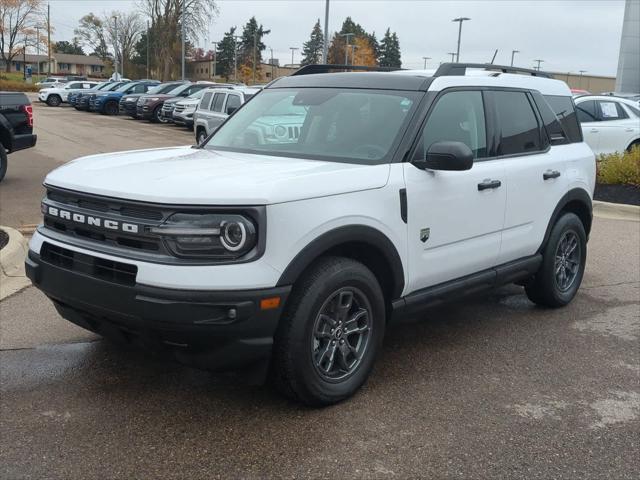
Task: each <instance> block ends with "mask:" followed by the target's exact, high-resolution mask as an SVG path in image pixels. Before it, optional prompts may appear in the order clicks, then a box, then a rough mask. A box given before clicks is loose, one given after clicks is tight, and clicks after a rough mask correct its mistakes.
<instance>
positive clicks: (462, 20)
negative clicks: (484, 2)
mask: <svg viewBox="0 0 640 480" xmlns="http://www.w3.org/2000/svg"><path fill="white" fill-rule="evenodd" d="M467 20H471V19H470V18H468V17H458V18H454V19H453V20H451V21H452V22H458V23H459V24H460V25H459V26H458V50H457V51H456V62H458V63H460V39H461V37H462V22H466V21H467Z"/></svg>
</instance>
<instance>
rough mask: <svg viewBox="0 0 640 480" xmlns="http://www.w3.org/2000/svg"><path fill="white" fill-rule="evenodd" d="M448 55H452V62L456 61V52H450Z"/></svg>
mask: <svg viewBox="0 0 640 480" xmlns="http://www.w3.org/2000/svg"><path fill="white" fill-rule="evenodd" d="M447 55H451V63H453V62H455V58H456V52H449V53H447Z"/></svg>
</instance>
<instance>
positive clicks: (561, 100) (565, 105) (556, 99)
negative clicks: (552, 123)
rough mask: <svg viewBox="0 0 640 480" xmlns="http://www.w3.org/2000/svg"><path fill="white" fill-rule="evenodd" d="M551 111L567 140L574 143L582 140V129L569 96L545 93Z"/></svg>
mask: <svg viewBox="0 0 640 480" xmlns="http://www.w3.org/2000/svg"><path fill="white" fill-rule="evenodd" d="M544 99H545V100H546V101H547V103H548V104H549V106H550V107H551V110H553V113H555V114H556V117H558V120H559V121H560V124H561V125H562V128H563V129H564V131H565V133H566V134H567V136H568V138H569V142H571V143H576V142H581V141H582V129H581V128H580V124H579V123H578V115H577V114H576V109H575V107H574V104H573V99H572V98H571V97H563V96H561V95H545V96H544Z"/></svg>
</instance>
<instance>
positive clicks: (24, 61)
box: [22, 34, 27, 80]
mask: <svg viewBox="0 0 640 480" xmlns="http://www.w3.org/2000/svg"><path fill="white" fill-rule="evenodd" d="M22 79H23V80H26V79H27V35H26V34H25V36H24V49H23V50H22Z"/></svg>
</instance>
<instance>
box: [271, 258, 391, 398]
mask: <svg viewBox="0 0 640 480" xmlns="http://www.w3.org/2000/svg"><path fill="white" fill-rule="evenodd" d="M385 323H386V322H385V306H384V296H383V293H382V290H381V288H380V285H379V284H378V281H377V279H376V277H375V276H374V275H373V273H371V271H370V270H369V269H368V268H367V267H365V266H364V265H363V264H361V263H359V262H357V261H355V260H351V259H348V258H342V257H326V258H323V259H321V260H320V261H318V262H317V263H316V264H315V265H314V266H312V267H311V268H310V270H308V271H307V272H306V274H305V275H304V276H303V277H302V278H301V279H300V280H299V281H298V282H296V284H295V285H294V287H293V291H292V293H291V296H290V297H289V300H288V302H287V308H286V311H285V313H284V315H283V318H282V320H281V322H280V325H279V327H278V331H277V333H276V338H275V347H274V358H273V365H272V373H273V377H274V381H275V384H276V387H277V388H278V389H279V390H280V391H281V392H282V393H283V394H285V395H286V396H288V397H290V398H292V399H294V400H297V401H301V402H303V403H306V404H308V405H313V406H323V405H330V404H333V403H336V402H339V401H341V400H344V399H346V398H348V397H350V396H351V395H353V394H354V393H355V392H356V391H357V390H358V389H359V388H360V387H361V386H362V384H363V383H364V382H365V381H366V379H367V377H368V376H369V374H370V372H371V369H372V368H373V364H374V361H375V358H376V356H377V354H378V352H379V350H380V348H381V345H382V340H383V338H384V329H385Z"/></svg>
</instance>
